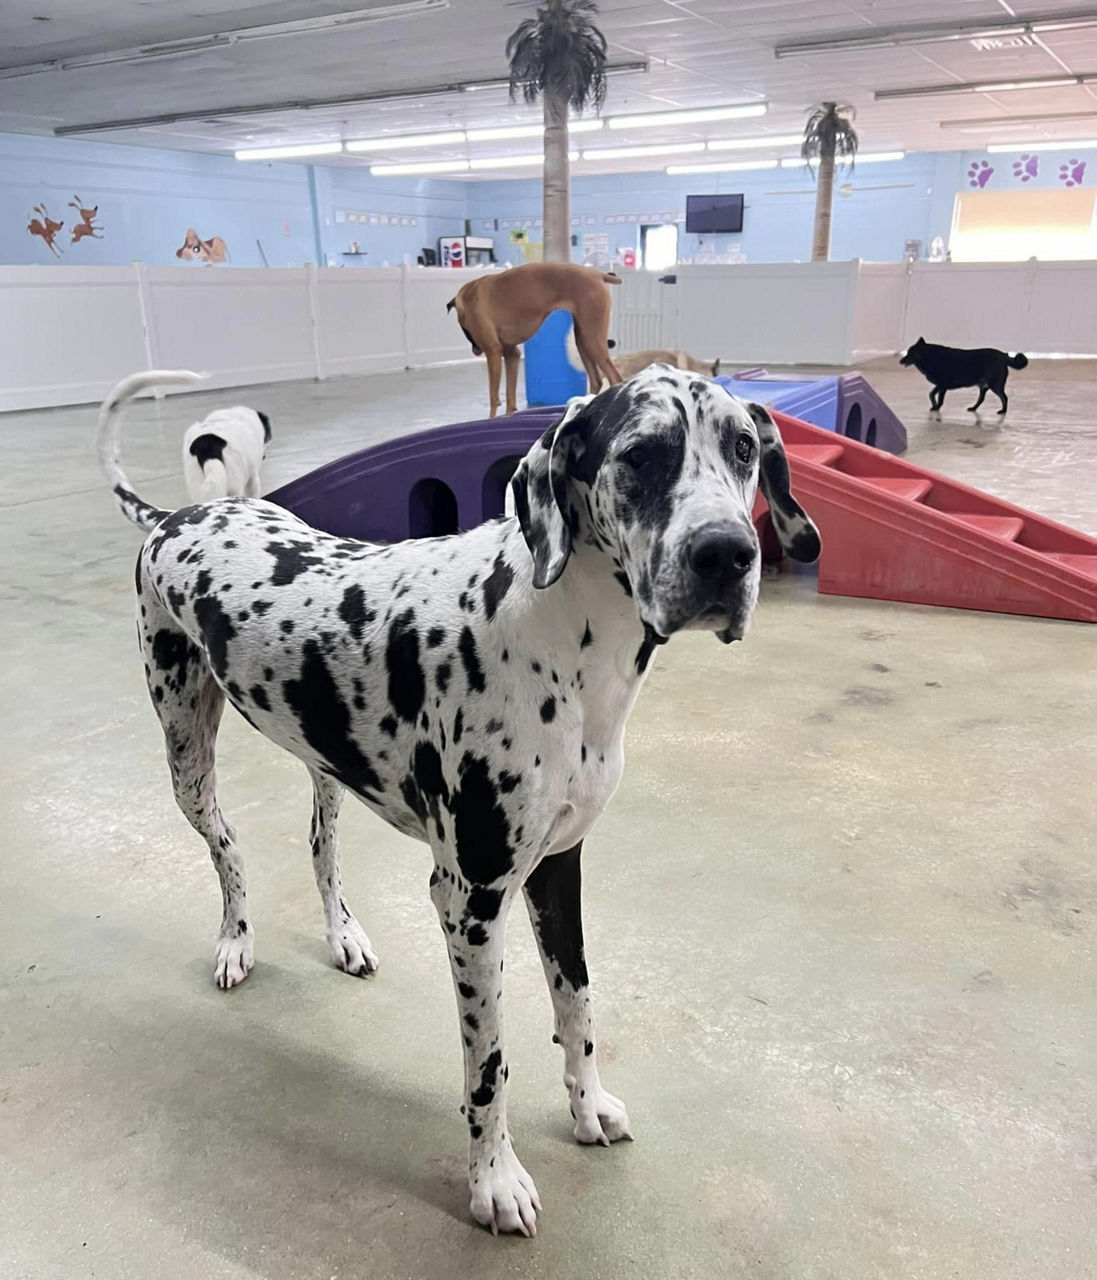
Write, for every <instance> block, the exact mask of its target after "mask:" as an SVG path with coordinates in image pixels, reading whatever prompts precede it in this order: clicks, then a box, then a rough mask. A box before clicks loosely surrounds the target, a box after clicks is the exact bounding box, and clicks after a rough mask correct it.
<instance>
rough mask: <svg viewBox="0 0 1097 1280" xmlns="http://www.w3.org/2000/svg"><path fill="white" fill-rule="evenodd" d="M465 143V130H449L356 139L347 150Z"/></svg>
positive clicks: (394, 148)
mask: <svg viewBox="0 0 1097 1280" xmlns="http://www.w3.org/2000/svg"><path fill="white" fill-rule="evenodd" d="M464 141H465V131H464V129H447V130H446V131H445V132H443V133H397V134H393V136H392V137H391V138H355V139H354V141H353V142H348V143H347V150H348V151H350V152H354V153H357V152H359V151H401V150H403V149H404V148H406V147H407V148H410V147H444V146H447V145H452V144H453V143H455V142H464Z"/></svg>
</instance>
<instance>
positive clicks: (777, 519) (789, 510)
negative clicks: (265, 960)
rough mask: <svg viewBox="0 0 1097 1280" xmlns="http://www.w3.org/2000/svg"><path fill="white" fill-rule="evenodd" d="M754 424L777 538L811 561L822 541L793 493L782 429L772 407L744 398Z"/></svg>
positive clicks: (762, 481) (760, 468) (760, 475)
mask: <svg viewBox="0 0 1097 1280" xmlns="http://www.w3.org/2000/svg"><path fill="white" fill-rule="evenodd" d="M743 403H744V406H745V408H746V410H747V412H748V413H749V414H750V416H751V419H752V420H753V422H754V425H755V426H756V427H757V428H758V441H759V443H760V445H761V447H762V456H761V458H760V459H759V462H758V480H759V483H760V484H761V486H762V492H763V493H764V494H765V495H766V501H767V502H768V503H769V513H770V518H771V520H772V521H773V530H774V532H775V533H776V534H777V541H778V542H780V544H781V546H782V547H783V548H784V550H785V553H786V554H787V555H789V556H791V557H792V559H793V560H801V561H803V563H804V564H811V563H812V561H814V560H818V559H819V552H820V550H821V549H822V542H821V541H820V539H819V530H818V529H816V527H815V525H814V524H812V522H811V518H810V517H809V516H808V513H807V512H806V511H805V510H804V508H803V507H802V506H800V504H799V503H798V502H797V501H796V499H795V498H794V497H793V496H792V488H791V486H790V484H789V474H788V459H787V458H786V457H785V449H784V446H783V445H782V444H781V433H780V432H779V431H778V430H777V423H776V422H774V421H773V418H772V416H771V415H770V412H769V410H768V409H767V408H766V407H765V406H764V405H760V404H754V403H753V402H751V401H744V402H743Z"/></svg>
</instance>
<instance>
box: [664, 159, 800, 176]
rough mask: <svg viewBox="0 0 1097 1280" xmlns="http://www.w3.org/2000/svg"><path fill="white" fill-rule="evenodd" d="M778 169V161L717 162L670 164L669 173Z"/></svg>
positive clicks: (739, 171) (743, 171) (668, 166)
mask: <svg viewBox="0 0 1097 1280" xmlns="http://www.w3.org/2000/svg"><path fill="white" fill-rule="evenodd" d="M776 168H777V161H776V160H728V161H726V162H722V161H719V160H716V161H714V162H713V163H712V164H668V165H667V173H745V172H746V171H747V170H749V169H776Z"/></svg>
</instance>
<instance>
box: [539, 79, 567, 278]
mask: <svg viewBox="0 0 1097 1280" xmlns="http://www.w3.org/2000/svg"><path fill="white" fill-rule="evenodd" d="M544 113H545V173H544V183H543V187H544V224H545V232H544V260H545V261H546V262H570V261H571V204H570V201H569V198H568V185H569V184H568V104H567V99H566V98H565V97H564V96H563V95H562V94H560V93H554V92H553V91H552V90H551V89H549V88H546V89H545V95H544Z"/></svg>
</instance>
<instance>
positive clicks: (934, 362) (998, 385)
mask: <svg viewBox="0 0 1097 1280" xmlns="http://www.w3.org/2000/svg"><path fill="white" fill-rule="evenodd" d="M899 363H900V364H906V365H910V364H912V365H913V366H914V367H915V368H916V369H917V370H918V372H919V373H920V374H922V376H923V377H925V378H927V379H928V380H929V382H931V383H932V384H933V390H932V391H931V392H930V393H929V407H930V410H931V411H932V410H936V411H937V412H938V413H940V411H941V405H943V404H944V402H945V392H946V391H955V390H956V388H957V387H978V388H979V399H978V400H976V401H975V403H974V404H973V405H971V406H969V408H968V413H975V412H976V411H977V410H978V408H979V406H980V405H981V404H982V403H983V401H984V400H985V399H986V394H987V391H988V390H990V391H993V392H994V394H995V395H996V396H997V397H998V399H999V400H1001V402H1002V407H1001V408H1000V409H999V410H998V413H999V416H1000V415H1001V414H1003V413H1005V411H1006V410H1007V409H1008V408H1009V398H1008V396H1007V395H1006V379H1007V378H1008V377H1009V371H1010V369H1023V368H1024V367H1025V366H1026V365H1027V364H1028V357H1027V356H1023V355H1021V353H1020V352H1019V351H1018V353H1017V354H1016V355H1015V356H1007V355H1006V353H1005V352H1004V351H998V350H996V349H995V348H994V347H976V348H975V349H974V350H972V351H966V350H963V349H962V348H960V347H940V346H937V344H936V343H933V342H927V341H926V340H925V338H919V339H918V341H917V342H915V343H914V344H913V346H911V348H910V349H909V350H908V351H907V353H906V355H905V356H903V357H902V359H901V360H900V361H899Z"/></svg>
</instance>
